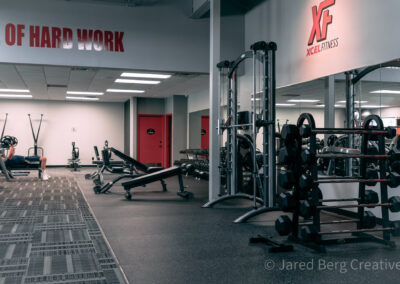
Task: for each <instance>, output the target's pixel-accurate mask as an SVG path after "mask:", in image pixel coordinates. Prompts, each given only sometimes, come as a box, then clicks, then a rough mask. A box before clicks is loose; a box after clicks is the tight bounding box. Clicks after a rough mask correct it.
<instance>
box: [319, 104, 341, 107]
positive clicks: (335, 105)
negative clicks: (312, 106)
mask: <svg viewBox="0 0 400 284" xmlns="http://www.w3.org/2000/svg"><path fill="white" fill-rule="evenodd" d="M316 107H325V105H316ZM335 107H344V106H343V105H336V104H335Z"/></svg>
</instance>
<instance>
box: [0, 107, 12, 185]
mask: <svg viewBox="0 0 400 284" xmlns="http://www.w3.org/2000/svg"><path fill="white" fill-rule="evenodd" d="M7 118H8V113H6V117H5V119H4V124H3V129H2V131H1V137H0V140H1V139H3V136H4V130H5V129H6V125H7ZM1 157H5V149H4V148H3V147H2V145H0V170H1V172H2V173H3V174H4V176H5V177H6V180H7V181H10V180H11V178H10V175H9V174H8V171H7V168H6V165H5V164H4V161H3V159H1Z"/></svg>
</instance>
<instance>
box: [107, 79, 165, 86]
mask: <svg viewBox="0 0 400 284" xmlns="http://www.w3.org/2000/svg"><path fill="white" fill-rule="evenodd" d="M115 83H125V84H148V85H157V84H160V81H150V80H132V79H116V80H115Z"/></svg>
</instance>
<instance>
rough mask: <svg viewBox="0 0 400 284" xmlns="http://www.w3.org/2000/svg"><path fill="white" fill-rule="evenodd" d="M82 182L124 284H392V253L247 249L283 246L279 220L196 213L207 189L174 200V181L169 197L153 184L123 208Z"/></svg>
mask: <svg viewBox="0 0 400 284" xmlns="http://www.w3.org/2000/svg"><path fill="white" fill-rule="evenodd" d="M83 174H84V172H83V173H79V174H77V175H76V177H77V180H78V183H79V184H80V185H81V188H82V189H83V192H84V194H85V196H86V197H87V199H88V202H89V204H90V205H91V207H92V208H93V210H94V212H95V215H96V217H97V218H98V221H99V223H100V225H101V227H102V228H103V230H104V232H105V235H106V237H107V239H108V241H109V242H110V245H111V247H112V248H113V250H114V252H115V254H116V256H117V258H118V260H119V262H120V264H121V266H122V268H123V270H124V272H125V274H126V276H127V278H128V280H129V281H130V283H360V282H363V283H382V282H385V283H399V280H398V278H399V275H400V274H399V269H400V254H399V251H398V250H397V249H390V248H388V247H385V246H383V245H380V244H375V243H359V244H344V245H335V246H329V247H328V252H327V253H325V254H323V253H317V252H315V251H314V250H311V249H308V248H305V247H303V246H301V245H294V246H295V251H294V252H291V253H280V254H271V253H269V252H268V247H267V246H265V245H261V244H260V245H249V238H250V237H252V236H256V235H258V234H262V235H265V236H273V237H274V238H275V239H278V240H285V239H284V238H281V237H278V236H277V234H276V232H275V230H274V227H273V224H274V221H275V220H276V218H277V216H279V215H281V214H282V212H273V213H268V214H264V215H262V216H259V217H258V218H255V219H254V220H252V222H251V223H248V224H234V223H232V221H233V220H234V219H236V218H237V217H238V216H240V215H241V214H243V213H245V212H246V211H247V210H248V209H249V208H250V207H251V203H250V202H247V201H246V202H244V203H243V202H241V203H238V202H233V201H232V202H227V203H225V204H223V205H218V206H217V207H216V208H214V209H204V208H201V205H202V204H204V203H205V202H206V201H207V199H208V184H207V182H204V181H200V182H198V181H195V180H194V179H192V178H184V184H185V185H186V186H187V190H189V191H192V192H193V193H194V196H195V198H194V200H183V199H181V198H180V197H178V196H177V195H176V191H177V189H178V183H177V178H170V179H167V180H166V182H167V186H168V189H169V191H168V192H166V193H163V192H161V185H160V184H159V183H153V184H149V185H148V186H147V187H146V188H138V189H137V190H135V191H136V193H135V194H134V195H133V199H132V201H128V200H126V199H125V198H124V190H123V189H122V187H120V186H118V185H117V186H115V187H114V188H113V189H112V192H111V193H109V194H105V195H95V194H94V192H93V190H92V186H93V185H92V182H91V181H86V180H84V178H83ZM106 180H111V176H108V177H106ZM132 192H134V191H132ZM377 266H379V267H377ZM396 267H397V268H396Z"/></svg>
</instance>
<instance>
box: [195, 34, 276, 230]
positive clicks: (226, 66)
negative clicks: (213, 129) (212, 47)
mask: <svg viewBox="0 0 400 284" xmlns="http://www.w3.org/2000/svg"><path fill="white" fill-rule="evenodd" d="M276 50H277V46H276V43H274V42H269V43H266V42H264V41H260V42H256V43H255V44H253V45H252V46H251V47H250V51H246V52H245V53H243V54H241V55H240V56H239V57H238V58H237V59H236V61H234V62H229V61H223V62H220V63H219V64H218V65H217V67H218V69H219V71H220V92H219V94H218V96H219V101H220V105H221V106H223V105H225V104H226V119H225V118H224V115H223V110H221V109H220V110H219V113H218V130H219V131H218V133H219V134H220V146H221V145H222V140H223V133H224V130H226V163H224V164H221V166H220V174H225V176H226V193H225V194H224V195H222V196H221V197H219V198H217V199H216V200H213V201H210V202H208V203H206V204H204V205H203V207H205V208H209V207H212V206H214V205H215V204H218V203H220V202H223V201H226V200H230V199H237V198H239V199H249V200H252V201H253V202H254V204H253V207H254V208H253V210H251V211H249V212H247V213H246V214H244V215H242V216H240V217H239V218H237V219H236V220H235V221H234V222H235V223H242V222H245V221H246V220H248V219H249V218H251V217H253V216H256V215H259V214H261V213H264V212H269V211H274V210H277V208H275V207H273V205H274V196H275V191H276V185H275V184H276V171H275V168H276V160H275V159H276V150H275V88H276V85H275V53H276ZM250 60H251V61H252V70H253V76H252V78H253V80H252V81H253V86H252V93H253V94H252V98H251V100H252V104H251V112H250V113H249V114H248V115H242V114H243V112H240V113H239V112H238V76H237V75H238V69H239V67H240V66H242V63H244V62H245V61H250ZM225 81H227V82H225ZM224 84H227V90H226V100H224V93H225V92H224V90H223V88H222V86H223V85H224ZM258 94H260V97H259V98H258V97H257V95H258ZM258 101H259V102H260V103H257V102H258ZM239 115H240V117H241V119H240V120H239V119H238V116H239ZM261 128H262V129H263V145H262V159H263V165H262V173H260V170H259V168H258V164H257V134H258V132H259V130H260V129H261ZM239 129H246V130H248V132H249V133H251V135H250V137H251V140H252V141H251V150H250V152H251V155H252V164H253V165H252V181H253V183H252V185H253V194H252V195H250V194H246V193H242V192H238V188H239V185H238V170H241V169H238V142H237V141H238V130H239ZM257 193H258V195H259V196H260V197H258V196H257ZM257 203H259V204H262V205H261V206H260V207H258V206H257Z"/></svg>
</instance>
